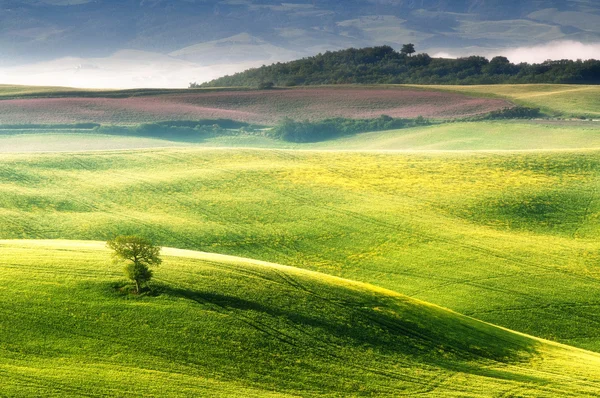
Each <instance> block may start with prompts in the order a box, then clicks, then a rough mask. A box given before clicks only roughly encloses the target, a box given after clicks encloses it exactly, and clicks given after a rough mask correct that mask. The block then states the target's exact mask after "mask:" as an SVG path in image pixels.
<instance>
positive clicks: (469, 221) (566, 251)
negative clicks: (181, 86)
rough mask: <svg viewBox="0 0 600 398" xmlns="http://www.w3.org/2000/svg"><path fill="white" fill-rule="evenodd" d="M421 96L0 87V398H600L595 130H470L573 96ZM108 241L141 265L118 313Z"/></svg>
mask: <svg viewBox="0 0 600 398" xmlns="http://www.w3.org/2000/svg"><path fill="white" fill-rule="evenodd" d="M436 90H438V89H436ZM439 90H456V91H457V92H460V93H458V94H457V93H450V94H449V93H448V92H444V91H439ZM439 90H438V91H431V90H430V89H428V88H423V87H396V86H384V87H371V86H369V87H365V88H362V89H359V88H356V87H348V86H346V87H340V88H332V87H321V88H318V89H291V90H273V91H257V90H236V91H228V90H220V89H214V90H194V91H187V90H186V91H184V90H129V91H89V90H88V91H78V90H70V89H62V88H39V89H38V88H27V87H6V86H0V97H1V98H4V99H1V100H0V239H5V240H2V241H0V294H2V297H3V300H2V301H0V314H1V316H0V395H3V396H72V395H87V396H106V395H112V396H140V395H145V396H232V395H238V396H240V395H241V396H257V397H259V396H260V397H263V396H277V397H286V396H289V397H292V396H331V397H334V396H398V395H416V394H419V395H424V396H431V397H435V396H456V397H476V396H482V397H484V396H536V397H538V396H540V397H544V396H547V397H553V396H558V395H560V396H598V395H600V385H599V384H598V380H597V373H598V369H599V368H600V283H599V282H600V266H599V264H600V241H599V239H598V238H599V237H600V236H599V231H600V202H598V201H597V200H596V199H597V192H598V189H599V187H600V185H599V184H600V156H599V155H600V124H598V123H597V122H595V121H591V120H579V121H573V120H564V119H563V120H554V119H552V120H551V119H545V120H541V119H540V120H481V119H480V118H479V119H478V120H475V119H474V118H471V116H472V115H473V114H476V113H479V112H485V111H489V110H493V109H499V108H502V107H505V106H507V105H508V106H512V105H510V103H509V102H507V101H508V100H511V101H515V103H517V104H519V105H525V106H539V107H541V109H542V111H543V112H544V113H545V115H553V116H557V117H563V118H564V117H568V118H570V117H572V116H573V117H584V116H585V117H587V118H591V117H593V116H594V112H595V111H596V109H597V106H596V105H595V104H596V102H594V101H597V98H596V97H595V94H596V93H597V92H596V91H595V90H596V89H595V88H593V87H591V86H571V87H570V88H565V87H563V86H511V87H508V86H493V87H482V86H470V87H448V86H445V87H441V88H439ZM462 92H465V93H467V94H468V96H464V95H463V94H462ZM369 98H370V99H369ZM334 99H335V100H334ZM319 101H320V102H319ZM411 101H412V102H411ZM582 101H583V102H584V103H582ZM444 102H452V103H448V104H446V105H447V107H444V104H443V103H444ZM326 103H327V104H328V106H325V104H326ZM411 104H412V105H411ZM427 109H429V110H431V111H432V112H434V114H432V115H430V116H431V117H434V118H437V117H440V118H441V119H439V120H433V122H432V124H430V125H425V126H418V127H407V128H403V129H400V130H390V131H379V132H367V133H360V134H355V135H350V136H345V137H342V138H334V139H329V140H326V141H322V142H315V143H304V144H297V143H291V142H285V141H282V140H277V139H273V138H270V136H269V135H268V134H265V131H266V129H265V128H266V126H268V125H270V124H272V123H275V122H276V120H277V118H279V117H281V116H284V115H285V116H293V117H294V118H297V119H304V118H309V117H308V116H310V117H314V118H315V120H317V119H319V118H322V117H331V116H337V115H342V116H349V117H354V118H356V117H370V116H376V115H378V114H382V113H385V114H389V115H391V116H406V115H412V116H417V115H419V116H422V114H421V113H422V112H427ZM36 112H37V113H36ZM178 112H179V113H178ZM198 112H200V113H198ZM232 112H233V113H232ZM240 112H241V113H240ZM244 112H245V113H244ZM336 112H337V113H336ZM393 112H397V113H396V114H394V113H393ZM403 112H408V113H403ZM410 112H417V113H410ZM199 115H203V116H211V117H223V116H224V115H225V116H228V117H227V119H229V120H213V121H212V122H211V123H209V124H208V125H207V126H204V125H202V126H200V127H199V126H195V127H193V128H188V127H189V126H191V125H193V124H194V123H195V122H191V121H189V120H197V119H195V118H196V117H199ZM232 115H233V116H232ZM249 115H250V116H249ZM307 115H308V116H307ZM229 116H231V117H229ZM163 119H164V120H169V121H170V122H169V123H171V124H173V126H171V125H169V126H167V127H165V129H164V131H162V130H160V129H158V130H156V129H157V128H158V127H161V126H162V125H159V124H157V123H154V124H152V125H147V126H146V128H143V127H144V125H142V124H140V123H143V122H144V123H145V122H152V121H158V120H163ZM186 120H188V121H186ZM236 120H237V122H250V123H258V122H260V123H264V125H263V126H255V125H243V124H240V123H237V122H235V121H236ZM76 122H81V123H102V126H97V125H90V126H86V125H80V126H76V125H75V124H74V123H76ZM63 123H64V124H63ZM190 123H191V124H190ZM212 123H216V124H218V123H229V124H231V123H233V124H231V125H229V124H228V125H227V126H221V125H218V126H216V125H213V124H212ZM235 123H237V124H235ZM11 124H12V125H11ZM167 124H168V123H167ZM188 125H189V126H188ZM182 126H183V127H182ZM211 126H212V127H211ZM211 129H212V130H211ZM128 234H133V235H140V236H144V237H147V238H150V239H152V240H153V241H155V242H156V243H157V244H159V245H161V246H165V247H166V248H165V249H164V251H163V254H164V259H165V262H164V263H163V264H162V265H161V266H160V267H158V268H157V269H155V272H156V280H155V281H154V282H153V283H152V292H149V293H146V294H143V295H140V296H137V295H131V294H127V293H124V292H122V291H121V290H120V289H121V288H122V287H123V286H125V284H126V283H127V282H126V281H125V280H124V279H123V276H122V275H123V274H122V271H121V270H120V269H119V267H117V266H114V265H112V264H111V263H110V257H109V252H108V251H107V249H106V248H105V247H104V244H103V243H102V242H103V241H106V240H108V239H111V238H114V237H115V236H117V235H128ZM186 249H187V250H186ZM533 336H535V337H533ZM132 375H135V377H132Z"/></svg>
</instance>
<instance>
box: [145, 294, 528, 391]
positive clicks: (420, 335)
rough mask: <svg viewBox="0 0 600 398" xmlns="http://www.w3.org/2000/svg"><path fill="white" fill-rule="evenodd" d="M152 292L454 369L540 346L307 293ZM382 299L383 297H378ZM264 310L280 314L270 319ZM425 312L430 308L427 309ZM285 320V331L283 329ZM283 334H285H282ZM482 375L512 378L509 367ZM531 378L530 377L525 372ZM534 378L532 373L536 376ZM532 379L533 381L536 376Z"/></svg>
mask: <svg viewBox="0 0 600 398" xmlns="http://www.w3.org/2000/svg"><path fill="white" fill-rule="evenodd" d="M148 294H149V295H156V296H160V295H164V296H170V297H177V298H184V299H187V300H191V301H194V302H196V303H198V304H200V305H202V306H205V307H207V308H209V309H212V310H214V311H217V312H222V313H227V314H229V315H231V316H233V317H236V318H237V319H239V320H240V321H242V322H244V323H246V324H248V325H250V326H252V327H254V328H256V329H258V330H260V331H261V332H264V333H267V334H270V335H272V337H274V338H277V339H279V340H286V341H285V342H287V343H291V344H298V345H302V346H305V345H306V344H308V345H313V346H315V347H316V346H317V345H318V346H320V347H326V348H329V349H331V350H335V349H337V348H339V347H340V346H352V347H356V348H367V347H368V348H372V349H374V350H376V351H377V352H378V353H380V354H383V355H397V354H400V355H403V356H409V357H414V358H418V360H420V361H423V362H428V363H432V364H435V365H437V366H443V367H445V368H448V369H451V370H455V371H468V372H469V373H477V372H481V371H483V370H482V369H481V367H479V366H477V365H475V366H472V365H471V364H470V363H472V362H473V361H475V362H479V361H487V362H489V361H490V360H491V361H496V362H501V363H504V364H510V363H519V362H522V361H527V360H528V359H529V358H530V357H531V356H532V355H534V354H535V352H536V350H537V345H538V343H537V342H535V340H533V339H529V338H525V337H522V336H519V335H516V334H515V335H513V334H510V333H509V332H505V331H500V330H499V329H495V328H493V327H490V326H488V325H483V324H482V325H478V326H480V327H474V326H472V325H470V324H467V323H466V322H465V321H464V320H463V319H462V318H459V316H458V315H456V316H450V317H448V318H446V319H444V318H433V317H432V318H431V319H426V320H425V322H419V321H418V320H415V319H411V317H410V316H407V317H404V316H403V315H404V314H402V313H401V314H397V313H394V312H393V311H378V310H375V309H374V308H373V307H370V306H365V305H364V304H365V303H364V302H362V303H356V304H352V303H350V304H349V303H344V304H341V303H340V302H339V301H333V300H331V299H328V298H323V297H320V296H316V295H312V294H307V296H306V301H303V305H301V306H298V307H293V308H289V307H288V306H286V305H285V304H284V303H281V302H270V301H268V300H265V301H256V300H248V299H246V298H243V297H240V296H236V295H230V294H221V293H217V292H207V291H198V290H192V289H184V288H180V287H173V286H169V285H166V284H162V283H158V284H157V283H154V284H153V285H152V292H151V293H148ZM377 304H379V305H381V304H382V303H377ZM264 315H267V316H268V317H271V318H273V319H276V320H277V321H276V322H269V321H268V320H266V319H268V318H265V317H264ZM424 317H427V313H425V312H424ZM281 321H284V322H285V323H287V326H284V327H285V331H286V333H279V331H278V330H277V328H280V327H281V325H282V324H281ZM282 336H287V337H285V338H283V337H282ZM484 373H485V374H484V375H486V376H488V377H489V376H492V374H493V376H492V377H498V378H504V377H506V378H507V379H514V378H515V377H516V375H514V374H512V373H511V372H508V371H507V372H505V371H496V370H494V371H491V370H489V371H488V370H485V371H484ZM527 379H528V380H529V378H527ZM532 380H533V379H532ZM532 380H529V381H532Z"/></svg>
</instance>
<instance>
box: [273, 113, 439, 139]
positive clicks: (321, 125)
mask: <svg viewBox="0 0 600 398" xmlns="http://www.w3.org/2000/svg"><path fill="white" fill-rule="evenodd" d="M425 124H428V121H427V120H425V119H424V118H422V117H419V118H417V119H395V118H392V117H390V116H386V115H382V116H380V117H378V118H375V119H345V118H334V119H325V120H320V121H303V122H299V121H295V120H292V119H289V118H288V119H284V120H283V121H282V122H281V123H279V124H278V125H277V126H275V127H274V128H273V129H271V130H270V131H269V135H270V136H271V137H273V138H276V139H280V140H283V141H289V142H298V143H302V142H319V141H325V140H329V139H332V138H337V137H342V136H348V135H354V134H358V133H364V132H367V131H383V130H392V129H401V128H404V127H413V126H417V125H425Z"/></svg>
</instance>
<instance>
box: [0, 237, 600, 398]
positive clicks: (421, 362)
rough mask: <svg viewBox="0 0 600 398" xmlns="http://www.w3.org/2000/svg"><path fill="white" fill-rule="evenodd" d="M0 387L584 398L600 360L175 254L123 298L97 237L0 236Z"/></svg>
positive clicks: (342, 284)
mask: <svg viewBox="0 0 600 398" xmlns="http://www.w3.org/2000/svg"><path fill="white" fill-rule="evenodd" d="M0 249H1V252H2V260H0V270H1V272H0V289H2V292H3V293H2V294H3V300H2V305H1V308H0V310H1V311H2V317H1V318H0V325H1V326H2V327H1V328H0V337H1V339H2V345H1V347H0V369H1V370H2V372H0V380H1V383H2V393H3V394H6V395H9V396H12V395H21V396H23V395H46V396H47V395H69V396H80V395H81V396H83V395H86V396H89V395H106V394H110V395H119V396H129V395H136V396H139V395H155V394H158V395H161V396H190V395H194V396H211V397H213V396H231V394H235V395H240V394H241V395H244V396H261V397H264V396H273V397H275V396H280V397H287V396H298V395H301V396H332V397H333V396H339V395H340V394H342V395H344V396H364V395H371V396H390V395H398V394H414V393H419V394H421V395H424V396H440V395H444V396H465V394H466V395H469V396H473V397H476V396H489V395H490V394H504V393H510V394H525V395H536V396H541V397H543V396H548V397H550V396H554V395H555V394H557V393H558V392H560V394H561V395H563V396H583V395H586V394H594V393H596V392H597V391H598V389H599V388H600V385H598V382H597V381H596V380H595V378H594V375H595V372H596V370H597V367H598V365H599V364H600V356H599V355H598V354H593V353H590V352H586V351H582V350H577V349H573V348H570V347H566V346H561V345H557V344H553V343H549V342H547V341H543V340H538V339H535V338H531V337H528V336H524V335H521V334H517V333H513V332H511V331H508V330H505V329H500V328H497V327H494V326H491V325H489V324H485V323H482V322H479V321H476V320H473V319H471V318H467V317H464V316H461V315H458V314H456V313H453V312H450V311H447V310H444V309H442V308H439V307H436V306H432V305H429V304H426V303H423V302H421V301H418V300H414V299H410V298H408V297H406V296H402V295H400V294H397V293H393V292H390V291H386V290H383V289H380V288H375V287H373V286H369V285H364V284H360V283H356V282H352V281H348V280H344V279H339V278H334V277H331V276H326V275H323V274H318V273H314V272H308V271H304V270H299V269H294V268H290V267H284V266H280V265H276V264H268V263H262V262H258V261H253V260H248V259H241V258H231V257H224V256H218V255H212V254H207V253H198V252H187V251H181V250H176V249H165V250H164V255H165V259H166V261H165V262H164V264H163V265H161V267H160V268H159V269H158V270H157V276H158V278H157V281H158V282H157V283H155V284H154V292H155V293H154V294H151V295H146V296H140V297H131V296H127V295H124V294H122V293H120V292H119V290H118V287H119V286H121V285H122V283H123V282H122V279H121V276H120V272H119V270H118V269H114V268H111V267H109V266H108V264H109V263H110V257H109V253H108V251H107V250H106V249H105V248H104V244H103V243H101V242H98V243H95V242H66V241H42V242H38V241H33V242H32V241H2V242H0Z"/></svg>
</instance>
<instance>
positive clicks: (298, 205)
mask: <svg viewBox="0 0 600 398" xmlns="http://www.w3.org/2000/svg"><path fill="white" fill-rule="evenodd" d="M598 171H599V165H598V152H596V151H580V152H541V153H505V154H493V153H480V154H473V153H471V154H469V153H458V154H448V153H446V154H443V153H423V154H418V153H412V154H408V153H407V154H391V153H390V154H386V153H352V152H347V153H344V152H293V151H275V150H238V151H229V150H208V149H193V150H192V149H171V150H147V151H138V152H114V153H110V152H105V153H96V154H92V153H82V154H45V155H5V156H4V157H3V160H2V162H1V165H0V237H3V238H28V239H31V238H62V239H99V240H106V239H108V238H111V237H113V236H114V235H117V234H140V235H144V236H147V237H150V238H153V239H155V240H156V241H157V242H158V243H160V244H163V245H168V246H173V247H181V248H190V249H200V250H205V251H211V252H220V253H227V254H235V255H242V256H244V257H251V258H257V259H263V260H269V261H274V262H279V263H283V264H289V265H294V266H298V267H302V268H307V269H313V270H318V271H322V272H325V273H329V274H333V275H339V276H343V277H346V278H349V279H355V280H359V281H363V282H369V283H372V284H375V285H378V286H382V287H386V288H389V289H392V290H395V291H397V292H401V293H405V294H408V295H411V296H414V297H418V298H421V299H424V300H426V301H430V302H433V303H436V304H439V305H442V306H445V307H448V308H451V309H453V310H456V311H458V312H461V313H466V314H469V315H473V316H475V317H477V318H480V319H483V320H486V321H489V322H492V323H496V324H500V325H502V326H505V327H509V328H511V329H515V330H518V331H522V332H526V333H529V334H532V335H536V336H539V337H545V338H550V339H555V340H558V341H561V342H565V343H570V344H574V345H577V346H581V347H585V348H590V349H594V350H600V328H599V327H598V323H597V318H598V316H599V315H600V299H598V297H600V283H598V282H599V278H600V268H598V266H597V264H598V261H600V255H599V254H598V253H599V252H600V244H599V243H598V239H597V238H598V231H600V229H599V225H598V223H599V217H598V216H599V214H600V207H599V206H600V205H599V202H597V201H596V200H595V197H596V189H597V186H598Z"/></svg>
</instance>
